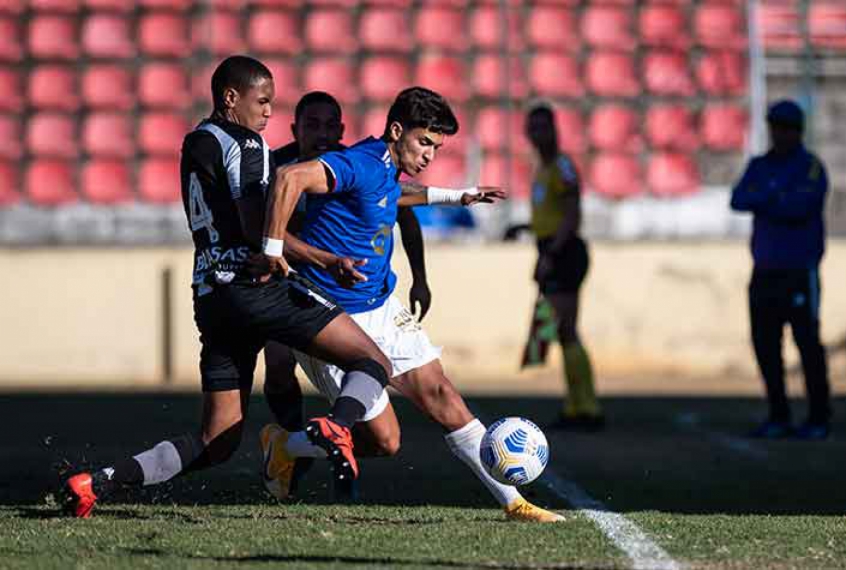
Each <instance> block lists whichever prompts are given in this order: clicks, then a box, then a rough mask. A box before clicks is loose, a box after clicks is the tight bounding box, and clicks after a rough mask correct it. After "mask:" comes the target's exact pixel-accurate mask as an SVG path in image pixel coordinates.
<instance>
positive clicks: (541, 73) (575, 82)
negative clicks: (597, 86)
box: [529, 52, 585, 97]
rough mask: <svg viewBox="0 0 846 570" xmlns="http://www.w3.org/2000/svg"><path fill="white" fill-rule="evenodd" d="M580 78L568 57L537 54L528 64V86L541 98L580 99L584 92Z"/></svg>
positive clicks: (577, 70)
mask: <svg viewBox="0 0 846 570" xmlns="http://www.w3.org/2000/svg"><path fill="white" fill-rule="evenodd" d="M581 77H582V74H581V73H580V72H579V64H578V63H577V62H576V60H575V58H573V57H571V56H569V55H563V54H556V53H551V52H538V53H537V54H535V56H534V57H533V58H532V60H531V62H530V63H529V84H530V85H531V87H532V90H533V91H535V92H536V93H537V94H538V95H540V96H542V97H580V96H581V95H583V94H584V91H585V90H584V86H583V85H582V83H581Z"/></svg>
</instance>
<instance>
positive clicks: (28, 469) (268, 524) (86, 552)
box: [0, 394, 846, 569]
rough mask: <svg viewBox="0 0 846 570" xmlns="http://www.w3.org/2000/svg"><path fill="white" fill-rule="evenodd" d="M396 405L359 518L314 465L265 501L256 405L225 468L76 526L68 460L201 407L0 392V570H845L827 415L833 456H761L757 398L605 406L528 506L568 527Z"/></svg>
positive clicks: (523, 405)
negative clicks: (508, 501)
mask: <svg viewBox="0 0 846 570" xmlns="http://www.w3.org/2000/svg"><path fill="white" fill-rule="evenodd" d="M395 403H396V405H397V410H398V415H399V417H400V420H401V422H402V426H403V449H402V451H401V452H400V454H399V455H398V456H397V457H394V458H383V459H372V460H365V461H363V462H362V478H361V483H360V491H361V495H362V501H361V503H360V504H357V505H352V506H340V505H333V504H331V500H330V492H329V488H328V482H329V470H328V468H327V466H326V465H322V464H321V465H318V466H317V467H316V468H315V469H313V470H312V471H311V472H310V474H309V477H308V479H307V480H306V482H305V483H304V488H303V489H302V493H301V501H300V502H298V503H296V504H278V503H275V502H273V501H271V500H270V499H269V498H268V497H267V496H266V495H265V494H264V490H263V487H262V484H261V481H260V478H259V475H258V468H259V463H260V461H259V457H260V453H259V450H258V444H257V431H258V429H259V428H260V427H261V425H263V423H265V422H266V421H268V420H269V418H270V415H269V412H268V411H267V408H266V406H265V405H264V403H263V401H262V398H260V397H256V398H255V399H254V402H253V409H252V410H251V417H250V418H249V429H248V436H247V438H246V440H245V441H244V444H243V446H242V448H241V450H240V452H239V453H238V454H237V455H236V456H235V457H234V458H233V459H232V460H231V461H230V462H229V463H228V464H226V465H224V466H222V467H218V468H216V469H213V470H211V471H208V472H205V473H199V474H193V475H191V476H188V477H186V478H183V479H178V480H176V481H174V482H172V483H170V484H167V485H163V486H161V487H158V488H155V489H146V490H142V491H141V492H137V493H135V494H132V495H123V496H119V497H114V498H113V499H112V500H111V501H110V502H109V504H103V505H102V506H100V507H99V508H98V509H97V510H96V511H95V516H94V517H92V519H90V520H72V519H67V518H62V517H60V516H58V514H57V512H56V509H55V507H54V506H52V504H51V498H52V495H51V493H52V492H53V491H54V490H55V489H56V487H57V486H58V483H59V481H60V474H61V473H62V472H63V471H64V470H65V469H67V468H68V466H69V465H72V466H74V467H77V468H78V467H83V466H95V465H100V464H102V463H104V462H107V461H109V459H110V458H113V457H115V456H117V455H121V454H125V453H126V452H133V453H135V452H138V451H140V450H142V449H145V448H147V447H149V446H150V445H151V444H154V443H155V442H157V441H159V440H160V439H162V438H163V437H164V436H168V435H174V434H179V433H181V432H184V431H186V430H190V429H193V428H194V426H195V423H196V420H197V417H198V412H199V397H198V396H194V395H182V394H158V395H151V394H0V418H2V419H0V422H2V424H1V425H2V428H3V429H2V430H0V568H68V567H79V568H116V567H119V568H120V567H123V568H126V567H133V568H135V567H141V568H216V567H218V568H253V567H255V568H261V567H271V566H272V567H274V568H278V567H283V568H320V569H324V568H403V569H406V568H408V569H412V568H427V567H437V568H585V569H586V568H651V567H655V568H661V567H663V568H731V569H746V568H749V569H757V568H779V569H781V568H802V569H805V568H844V567H846V518H844V513H846V476H844V473H846V437H844V435H843V434H846V424H844V423H843V421H842V420H841V419H840V418H842V417H843V414H842V413H840V414H839V415H838V416H837V420H838V422H839V423H835V426H834V427H835V430H836V431H835V435H834V439H833V440H831V441H828V442H823V443H801V442H794V441H783V442H771V443H762V442H751V441H749V440H745V439H743V438H741V437H737V435H738V434H742V433H743V432H744V431H745V430H746V429H747V428H748V427H749V424H750V422H751V421H753V420H754V419H757V418H759V417H760V415H761V413H762V412H763V406H762V403H761V401H759V400H754V399H735V398H706V397H703V398H689V397H686V398H645V397H626V398H611V399H607V400H606V401H605V405H606V411H607V414H608V417H609V426H608V429H607V430H606V431H605V432H604V433H601V434H571V433H562V432H553V431H549V430H547V436H548V438H549V440H550V446H551V454H552V458H551V463H550V466H549V468H548V475H549V476H548V477H546V478H545V479H544V480H543V481H541V482H537V483H534V484H532V485H531V486H529V487H527V488H526V495H527V496H529V497H530V498H531V500H533V501H535V502H537V503H539V504H542V505H544V506H547V507H549V508H553V509H555V510H558V511H561V512H562V513H564V514H565V515H566V516H567V518H568V520H567V522H565V523H562V524H557V525H526V524H514V523H509V522H506V521H505V520H504V517H503V514H502V512H501V511H500V510H499V509H498V508H496V506H495V504H494V503H493V501H492V500H491V499H490V498H489V497H488V496H487V495H486V493H485V491H484V490H483V489H482V487H481V485H480V484H479V483H478V482H477V481H476V480H475V479H474V478H473V477H472V475H471V474H470V471H469V470H468V469H467V468H466V467H464V466H463V465H462V464H460V463H458V461H457V460H455V459H453V458H452V456H451V455H450V453H449V451H448V450H447V448H446V445H445V444H444V442H443V439H442V436H441V434H440V431H439V429H438V428H437V427H436V426H435V425H433V424H431V423H430V422H428V421H427V420H425V419H424V418H423V417H421V416H420V415H419V414H418V413H417V411H416V410H415V409H413V408H412V407H411V406H410V404H408V403H407V402H405V401H403V400H401V399H395ZM470 403H471V406H472V407H473V409H474V410H475V411H476V412H477V413H478V414H479V415H480V416H482V419H484V420H486V421H488V422H489V421H490V420H492V419H495V418H498V417H501V416H503V415H523V416H526V417H529V418H531V419H534V420H535V421H537V422H539V423H541V424H543V423H545V422H546V421H547V420H549V419H551V418H552V417H553V416H554V414H555V412H556V409H557V401H556V400H554V399H551V398H550V399H544V398H471V399H470ZM307 405H308V408H309V412H310V413H319V412H322V411H323V409H324V406H323V404H322V403H321V401H319V400H318V399H315V398H309V399H308V402H307ZM842 409H843V402H842V401H838V402H837V403H836V410H837V411H838V412H842ZM796 411H797V415H798V416H799V417H801V413H800V411H801V410H800V407H799V406H798V405H797V408H796ZM598 502H601V504H602V505H599V503H598ZM600 507H601V508H605V509H606V510H605V511H601V512H600V511H597V510H595V509H597V508H600ZM656 552H658V553H659V554H660V556H659V557H658V558H656V557H655V556H654V555H655V553H656Z"/></svg>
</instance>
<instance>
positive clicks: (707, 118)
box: [700, 103, 748, 151]
mask: <svg viewBox="0 0 846 570" xmlns="http://www.w3.org/2000/svg"><path fill="white" fill-rule="evenodd" d="M700 130H701V136H702V141H703V142H704V143H705V145H706V146H707V147H708V148H710V149H713V150H725V151H729V150H742V149H743V145H744V143H745V142H746V132H747V130H748V115H747V114H746V110H745V109H743V108H742V107H738V106H735V105H731V104H726V103H713V104H710V105H707V106H706V107H705V108H704V109H703V111H702V115H701V118H700Z"/></svg>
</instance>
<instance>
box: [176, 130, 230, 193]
mask: <svg viewBox="0 0 846 570" xmlns="http://www.w3.org/2000/svg"><path fill="white" fill-rule="evenodd" d="M182 164H183V167H185V168H186V169H187V170H188V171H190V172H195V173H196V174H197V176H198V177H199V178H200V179H201V180H202V181H203V182H204V183H207V184H215V183H216V182H217V179H218V176H219V173H220V165H221V150H220V144H219V143H218V142H217V139H216V138H215V137H214V135H212V134H211V133H209V132H206V131H192V132H190V133H188V134H187V135H186V136H185V139H184V140H183V142H182Z"/></svg>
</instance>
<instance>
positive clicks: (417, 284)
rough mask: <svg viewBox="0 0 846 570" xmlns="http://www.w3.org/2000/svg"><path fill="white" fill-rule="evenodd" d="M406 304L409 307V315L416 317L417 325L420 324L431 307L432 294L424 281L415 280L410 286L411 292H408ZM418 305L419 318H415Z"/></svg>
mask: <svg viewBox="0 0 846 570" xmlns="http://www.w3.org/2000/svg"><path fill="white" fill-rule="evenodd" d="M408 304H409V306H410V307H411V314H412V315H414V316H415V317H417V322H418V323H419V322H421V321H422V320H423V317H425V316H426V313H428V312H429V307H430V306H431V305H432V292H431V291H430V290H429V284H428V283H426V280H425V279H420V280H418V279H415V280H414V282H413V283H412V284H411V291H409V292H408ZM418 304H419V305H420V316H417V305H418Z"/></svg>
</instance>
